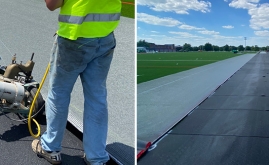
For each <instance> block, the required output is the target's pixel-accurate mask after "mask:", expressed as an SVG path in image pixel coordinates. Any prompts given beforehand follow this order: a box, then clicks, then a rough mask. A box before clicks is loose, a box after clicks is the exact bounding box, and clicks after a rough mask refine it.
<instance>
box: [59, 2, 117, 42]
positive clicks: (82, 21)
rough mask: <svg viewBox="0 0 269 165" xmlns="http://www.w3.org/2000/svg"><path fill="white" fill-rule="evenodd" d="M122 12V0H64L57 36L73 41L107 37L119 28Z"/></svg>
mask: <svg viewBox="0 0 269 165" xmlns="http://www.w3.org/2000/svg"><path fill="white" fill-rule="evenodd" d="M120 12H121V0H64V5H63V6H62V7H61V9H60V14H59V18H58V21H59V29H58V31H57V34H58V35H59V36H61V37H64V38H68V39H71V40H76V39H77V38H78V37H83V38H97V37H105V36H107V35H109V34H110V33H111V32H113V31H114V30H115V28H116V27H117V26H118V24H119V20H120Z"/></svg>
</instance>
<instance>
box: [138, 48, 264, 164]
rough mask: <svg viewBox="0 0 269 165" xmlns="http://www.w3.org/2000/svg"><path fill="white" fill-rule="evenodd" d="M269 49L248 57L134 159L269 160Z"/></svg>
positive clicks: (189, 161) (166, 161) (188, 161)
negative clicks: (246, 60) (139, 157)
mask: <svg viewBox="0 0 269 165" xmlns="http://www.w3.org/2000/svg"><path fill="white" fill-rule="evenodd" d="M268 89H269V53H265V52H261V53H260V54H257V55H256V56H255V57H253V58H252V59H251V60H250V61H249V62H247V63H246V64H245V65H244V66H243V67H242V68H241V69H240V70H238V71H237V72H236V73H235V74H234V75H233V76H232V77H231V78H230V79H229V80H228V81H226V82H225V83H224V84H223V85H222V86H221V87H220V88H218V89H217V90H216V91H215V93H214V94H213V95H212V96H211V97H209V98H207V99H206V100H205V101H204V102H203V103H201V104H200V105H199V106H198V107H197V108H196V109H195V110H194V111H193V112H192V113H190V114H189V115H188V116H187V117H185V118H184V119H183V120H182V121H181V122H179V123H178V124H177V125H176V126H175V127H174V128H173V129H172V130H171V132H169V133H168V134H166V136H165V137H164V138H163V139H162V140H161V141H159V142H158V143H157V144H156V148H155V149H153V150H151V151H148V152H147V153H146V155H145V156H143V157H142V158H141V159H139V160H138V165H148V164H155V165H169V164H171V165H172V164H173V165H175V164H177V165H181V164H184V165H185V164H188V165H196V164H199V165H200V164H218V165H219V164H269V156H268V153H269V147H268V146H269V90H268Z"/></svg>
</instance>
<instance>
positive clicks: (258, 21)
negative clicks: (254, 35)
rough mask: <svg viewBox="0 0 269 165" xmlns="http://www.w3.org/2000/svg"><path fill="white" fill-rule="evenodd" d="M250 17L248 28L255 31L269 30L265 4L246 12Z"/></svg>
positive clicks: (268, 8)
mask: <svg viewBox="0 0 269 165" xmlns="http://www.w3.org/2000/svg"><path fill="white" fill-rule="evenodd" d="M248 13H249V15H250V16H251V19H250V27H251V28H252V29H255V30H260V29H262V28H264V29H269V15H268V13H269V4H268V3H267V4H266V3H265V4H262V5H260V6H259V7H257V8H253V9H250V10H249V11H248Z"/></svg>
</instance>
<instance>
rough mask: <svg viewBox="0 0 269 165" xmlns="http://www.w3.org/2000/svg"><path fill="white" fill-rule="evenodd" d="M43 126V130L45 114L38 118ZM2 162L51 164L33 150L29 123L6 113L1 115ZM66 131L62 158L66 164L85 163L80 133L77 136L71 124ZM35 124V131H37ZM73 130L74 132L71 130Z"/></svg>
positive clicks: (0, 157) (44, 128) (3, 163)
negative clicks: (19, 120)
mask: <svg viewBox="0 0 269 165" xmlns="http://www.w3.org/2000/svg"><path fill="white" fill-rule="evenodd" d="M7 115H8V116H9V117H11V118H14V119H19V118H18V117H17V115H15V114H11V113H10V114H7ZM37 121H38V122H39V124H40V126H41V131H42V132H44V131H45V130H46V121H45V116H41V117H39V118H37ZM0 125H1V126H0V148H1V154H0V164H1V165H11V164H12V165H13V164H14V165H26V164H29V165H30V164H40V165H46V164H50V163H48V162H47V161H46V160H45V159H43V158H39V157H37V155H36V154H35V153H34V152H33V151H32V148H31V143H32V140H34V138H33V137H32V136H31V135H30V133H29V131H28V125H27V123H24V122H18V121H13V120H10V119H8V118H7V117H6V116H5V115H3V114H1V116H0ZM69 127H70V128H69V129H70V130H66V131H65V135H64V140H63V144H62V146H63V150H62V159H63V163H62V164H64V165H74V164H77V165H80V164H81V165H83V164H84V161H83V159H82V156H83V154H84V152H83V147H82V142H81V140H80V137H79V136H80V135H79V134H77V135H78V137H76V136H75V135H74V134H73V133H72V132H75V131H74V130H73V128H72V127H71V126H69ZM35 130H36V129H35V126H34V125H33V131H35ZM70 131H72V132H70Z"/></svg>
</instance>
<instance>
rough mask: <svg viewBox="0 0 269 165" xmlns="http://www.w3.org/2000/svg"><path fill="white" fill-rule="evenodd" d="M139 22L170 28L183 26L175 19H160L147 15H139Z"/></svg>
mask: <svg viewBox="0 0 269 165" xmlns="http://www.w3.org/2000/svg"><path fill="white" fill-rule="evenodd" d="M137 21H141V22H145V23H147V24H151V25H160V26H168V27H173V26H177V25H179V24H181V22H179V21H178V20H176V19H173V18H159V17H156V16H154V15H149V14H146V13H137Z"/></svg>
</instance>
